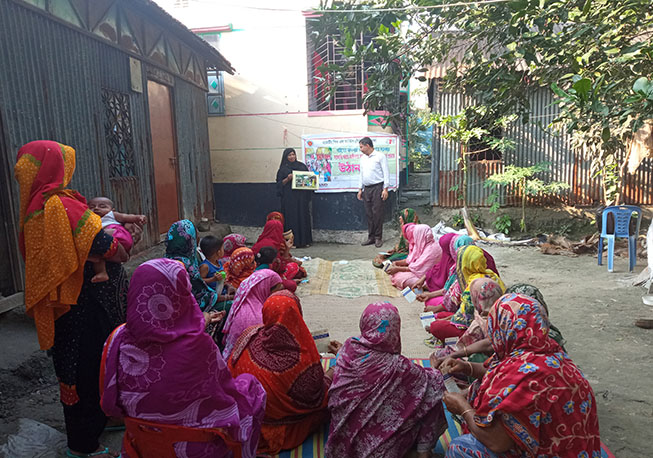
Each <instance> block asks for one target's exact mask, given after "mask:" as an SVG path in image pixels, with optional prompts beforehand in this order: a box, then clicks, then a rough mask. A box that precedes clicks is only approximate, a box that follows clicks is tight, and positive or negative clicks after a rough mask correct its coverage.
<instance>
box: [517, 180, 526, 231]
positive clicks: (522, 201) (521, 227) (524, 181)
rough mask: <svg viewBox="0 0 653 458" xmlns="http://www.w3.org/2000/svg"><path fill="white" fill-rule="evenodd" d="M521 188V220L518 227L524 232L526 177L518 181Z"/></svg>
mask: <svg viewBox="0 0 653 458" xmlns="http://www.w3.org/2000/svg"><path fill="white" fill-rule="evenodd" d="M519 187H520V188H521V189H520V191H521V221H520V222H519V229H521V231H522V232H526V178H523V179H522V181H520V182H519Z"/></svg>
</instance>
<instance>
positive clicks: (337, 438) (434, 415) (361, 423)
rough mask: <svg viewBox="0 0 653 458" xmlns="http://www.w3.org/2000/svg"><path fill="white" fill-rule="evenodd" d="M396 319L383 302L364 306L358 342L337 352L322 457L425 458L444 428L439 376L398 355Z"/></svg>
mask: <svg viewBox="0 0 653 458" xmlns="http://www.w3.org/2000/svg"><path fill="white" fill-rule="evenodd" d="M400 328H401V320H400V318H399V312H398V310H397V308H396V307H395V306H394V305H392V304H389V303H376V304H370V305H368V306H367V308H366V309H365V311H364V312H363V315H362V316H361V319H360V331H361V336H360V337H353V338H350V339H347V341H346V342H345V344H344V345H343V346H342V348H341V349H340V351H339V352H338V359H337V364H336V367H335V370H334V372H333V383H332V384H331V388H330V389H329V410H330V411H331V426H330V430H329V439H328V441H327V443H326V446H325V456H326V457H327V458H340V457H350V458H368V457H384V458H402V457H404V456H405V455H406V454H407V453H408V452H409V451H410V450H415V449H416V450H417V455H418V457H427V456H430V451H431V450H432V449H433V447H434V446H435V443H436V441H437V440H438V438H439V437H440V435H441V434H442V433H443V432H444V431H445V430H446V429H447V422H446V419H445V416H444V409H443V407H442V402H441V401H442V396H443V393H444V382H443V379H442V374H441V373H440V372H439V371H437V370H433V369H431V368H425V367H421V366H418V365H417V364H415V363H413V362H412V361H410V360H409V359H408V358H406V357H404V356H402V355H401V336H400V335H399V330H400Z"/></svg>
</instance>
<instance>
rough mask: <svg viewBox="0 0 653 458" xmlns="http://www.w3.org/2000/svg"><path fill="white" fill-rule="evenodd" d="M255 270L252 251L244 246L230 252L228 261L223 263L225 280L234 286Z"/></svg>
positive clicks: (238, 284) (237, 285) (236, 286)
mask: <svg viewBox="0 0 653 458" xmlns="http://www.w3.org/2000/svg"><path fill="white" fill-rule="evenodd" d="M255 270H256V259H255V255H254V252H253V251H252V250H250V249H249V248H246V247H242V248H238V249H236V250H235V251H234V252H233V253H231V257H230V258H229V262H227V264H226V265H225V271H226V272H227V278H226V282H227V283H229V284H230V285H231V286H233V287H234V288H238V287H239V286H240V284H241V283H242V282H243V281H244V280H245V279H246V278H247V277H249V276H250V275H252V273H253V272H254V271H255Z"/></svg>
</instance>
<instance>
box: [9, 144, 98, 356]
mask: <svg viewBox="0 0 653 458" xmlns="http://www.w3.org/2000/svg"><path fill="white" fill-rule="evenodd" d="M74 171H75V150H74V149H73V148H71V147H70V146H65V145H62V144H60V143H57V142H52V141H35V142H30V143H27V144H26V145H24V146H23V147H22V148H21V149H20V151H18V158H17V160H16V166H15V169H14V174H15V176H16V180H17V181H18V185H19V187H20V240H19V243H20V250H21V252H22V254H23V257H24V259H25V307H26V310H27V313H28V314H29V315H30V316H31V317H33V318H34V322H35V324H36V331H37V334H38V338H39V345H40V347H41V349H42V350H47V349H48V348H50V347H52V345H53V344H54V322H55V320H56V319H57V318H59V317H60V316H62V315H63V314H65V313H66V312H68V311H69V310H70V306H71V305H73V304H76V303H77V298H78V297H79V293H80V291H81V289H82V283H83V282H84V264H85V263H86V259H87V257H88V254H89V250H90V249H91V244H92V243H93V239H94V238H95V236H96V234H97V233H98V232H100V229H101V228H102V221H101V220H100V217H99V216H97V215H96V214H95V213H93V212H92V211H91V210H89V208H88V206H87V205H86V199H84V197H82V196H81V195H80V194H79V193H77V191H73V190H71V189H66V187H67V186H68V184H69V183H70V180H71V179H72V177H73V173H74Z"/></svg>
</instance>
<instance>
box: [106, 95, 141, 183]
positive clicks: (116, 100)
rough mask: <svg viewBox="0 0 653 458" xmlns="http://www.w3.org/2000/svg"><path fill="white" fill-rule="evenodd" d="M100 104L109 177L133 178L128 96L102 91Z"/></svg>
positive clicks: (131, 135) (132, 146)
mask: <svg viewBox="0 0 653 458" xmlns="http://www.w3.org/2000/svg"><path fill="white" fill-rule="evenodd" d="M102 102H103V103H104V112H105V122H104V136H105V139H106V142H107V148H108V161H109V176H110V177H111V178H115V177H131V176H135V175H136V169H135V167H134V141H133V131H132V122H131V109H130V105H129V95H127V94H123V93H121V92H116V91H112V90H110V89H103V90H102Z"/></svg>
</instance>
